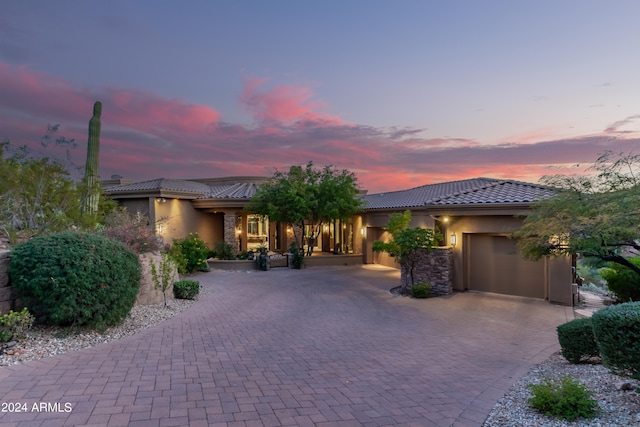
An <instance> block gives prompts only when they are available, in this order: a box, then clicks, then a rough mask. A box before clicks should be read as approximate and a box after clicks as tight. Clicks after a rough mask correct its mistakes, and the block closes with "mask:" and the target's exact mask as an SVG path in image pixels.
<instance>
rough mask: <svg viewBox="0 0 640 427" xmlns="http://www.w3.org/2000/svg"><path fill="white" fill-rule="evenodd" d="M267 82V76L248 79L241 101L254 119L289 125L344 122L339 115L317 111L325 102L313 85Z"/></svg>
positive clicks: (245, 80) (245, 81) (245, 82)
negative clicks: (312, 88) (319, 98)
mask: <svg viewBox="0 0 640 427" xmlns="http://www.w3.org/2000/svg"><path fill="white" fill-rule="evenodd" d="M267 82H268V80H267V79H266V78H257V77H251V78H246V79H244V82H243V83H244V89H243V91H242V96H241V97H240V102H241V104H242V105H243V106H244V108H245V109H246V110H247V111H248V112H249V113H251V115H252V116H253V118H254V119H256V120H258V121H266V122H280V123H286V124H292V123H302V124H305V123H307V124H308V123H310V122H313V123H318V122H320V123H341V121H340V119H339V118H337V117H335V116H331V115H328V114H324V113H319V112H318V111H317V110H319V109H321V108H322V107H323V104H322V103H321V102H320V101H318V100H317V99H315V96H314V94H313V92H312V91H311V89H310V88H307V87H301V86H295V85H282V84H280V85H276V86H273V87H271V88H265V86H266V85H267Z"/></svg>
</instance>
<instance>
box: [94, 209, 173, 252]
mask: <svg viewBox="0 0 640 427" xmlns="http://www.w3.org/2000/svg"><path fill="white" fill-rule="evenodd" d="M103 233H104V235H105V236H107V237H109V238H111V239H114V240H117V241H119V242H121V243H123V244H124V245H125V246H126V247H127V248H129V249H131V250H132V251H134V252H136V253H138V254H140V253H145V252H156V251H159V250H160V249H162V241H161V239H159V238H158V236H156V231H155V228H154V226H153V225H151V224H149V220H148V219H147V218H146V217H145V216H144V215H142V214H141V213H140V212H136V214H135V215H131V214H129V213H127V212H126V211H125V210H123V209H116V210H114V211H113V212H112V213H111V214H110V215H109V216H108V217H107V218H105V224H104V230H103Z"/></svg>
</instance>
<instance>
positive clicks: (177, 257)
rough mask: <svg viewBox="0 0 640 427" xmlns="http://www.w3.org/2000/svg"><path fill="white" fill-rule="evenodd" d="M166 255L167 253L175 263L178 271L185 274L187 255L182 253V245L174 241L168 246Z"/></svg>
mask: <svg viewBox="0 0 640 427" xmlns="http://www.w3.org/2000/svg"><path fill="white" fill-rule="evenodd" d="M167 255H169V258H171V261H173V263H174V264H175V265H176V268H177V269H178V273H180V274H187V257H186V256H185V255H184V254H183V253H182V246H180V245H176V244H175V243H174V245H173V246H171V248H169V252H167Z"/></svg>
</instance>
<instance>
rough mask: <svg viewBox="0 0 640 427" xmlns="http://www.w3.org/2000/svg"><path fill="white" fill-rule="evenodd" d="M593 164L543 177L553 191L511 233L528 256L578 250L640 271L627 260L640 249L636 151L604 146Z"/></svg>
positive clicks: (639, 163)
mask: <svg viewBox="0 0 640 427" xmlns="http://www.w3.org/2000/svg"><path fill="white" fill-rule="evenodd" d="M591 169H592V171H593V172H594V173H593V174H591V175H584V176H565V175H555V176H547V177H543V178H542V181H543V183H545V184H547V185H549V186H551V187H553V188H556V189H557V194H556V195H555V196H554V197H551V198H548V199H545V200H541V201H539V202H537V203H536V204H535V205H534V208H533V210H532V212H531V213H530V214H529V215H528V216H527V217H526V218H525V221H524V225H523V226H522V227H521V228H520V229H519V230H518V231H517V232H515V233H514V237H515V238H516V239H518V245H519V247H520V249H521V251H522V253H523V254H524V255H525V256H526V257H528V258H531V259H539V258H541V257H543V256H557V255H568V254H579V255H580V256H583V257H592V258H596V259H599V260H601V261H607V262H612V263H616V264H619V265H621V266H623V267H626V268H628V269H630V270H631V271H633V272H634V273H635V274H636V275H639V276H640V266H638V265H635V264H634V263H632V262H630V260H629V258H630V257H631V255H632V254H633V253H635V254H637V253H638V251H640V180H639V179H640V175H639V172H640V155H636V154H625V153H613V152H605V153H604V154H603V155H601V156H600V157H599V158H598V159H597V160H596V162H595V164H594V166H593V167H592V168H591Z"/></svg>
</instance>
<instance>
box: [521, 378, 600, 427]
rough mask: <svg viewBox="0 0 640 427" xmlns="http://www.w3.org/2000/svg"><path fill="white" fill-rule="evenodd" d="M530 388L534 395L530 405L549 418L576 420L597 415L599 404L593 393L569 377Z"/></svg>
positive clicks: (546, 381) (533, 385)
mask: <svg viewBox="0 0 640 427" xmlns="http://www.w3.org/2000/svg"><path fill="white" fill-rule="evenodd" d="M529 387H530V388H531V394H532V397H531V398H530V399H529V405H530V406H531V407H533V408H535V409H537V410H538V411H540V412H542V413H544V414H545V415H547V416H553V417H558V418H562V419H565V420H575V419H577V418H579V417H584V418H593V417H594V416H595V415H596V413H597V410H598V402H597V401H596V400H595V399H594V398H593V392H592V391H591V390H588V389H587V388H586V387H585V386H583V385H582V384H580V383H579V382H578V381H577V380H576V379H574V378H572V377H570V376H569V375H566V376H564V377H562V378H561V379H559V380H558V379H556V380H550V379H547V380H545V381H544V382H543V383H541V384H531V385H529Z"/></svg>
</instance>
